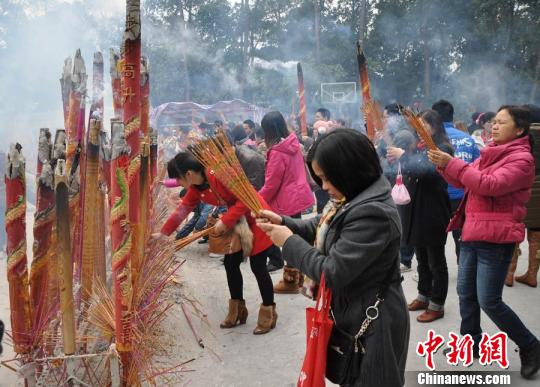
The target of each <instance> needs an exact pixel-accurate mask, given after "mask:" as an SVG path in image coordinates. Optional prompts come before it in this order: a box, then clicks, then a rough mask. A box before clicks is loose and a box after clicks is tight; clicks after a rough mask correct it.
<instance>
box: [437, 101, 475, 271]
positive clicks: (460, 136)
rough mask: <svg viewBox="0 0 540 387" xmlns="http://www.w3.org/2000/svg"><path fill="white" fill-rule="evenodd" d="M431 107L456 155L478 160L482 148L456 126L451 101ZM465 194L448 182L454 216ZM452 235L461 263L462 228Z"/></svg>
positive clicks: (462, 158)
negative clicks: (440, 121)
mask: <svg viewBox="0 0 540 387" xmlns="http://www.w3.org/2000/svg"><path fill="white" fill-rule="evenodd" d="M431 108H432V109H433V110H435V111H436V112H437V113H439V114H440V116H441V118H442V120H443V122H444V129H446V134H447V135H448V138H449V139H450V142H451V143H452V146H453V147H454V152H455V153H454V156H455V157H458V158H460V159H461V160H463V161H465V162H466V163H472V162H473V161H474V160H476V159H477V158H478V157H479V156H480V150H479V149H478V147H477V146H476V142H475V141H474V139H473V138H472V137H471V136H469V135H468V134H467V133H464V132H463V131H461V130H459V129H457V128H456V127H455V126H454V106H452V104H451V103H450V102H448V101H446V100H444V99H441V100H439V101H437V102H435V103H434V104H433V106H432V107H431ZM463 195H464V192H463V190H462V189H459V188H455V187H452V186H451V185H450V184H448V196H449V197H450V206H451V209H452V216H453V215H454V214H455V212H456V210H457V208H458V207H459V203H460V202H461V199H463ZM452 236H453V238H454V243H455V245H456V256H457V259H458V263H459V240H460V238H461V229H460V230H454V231H452Z"/></svg>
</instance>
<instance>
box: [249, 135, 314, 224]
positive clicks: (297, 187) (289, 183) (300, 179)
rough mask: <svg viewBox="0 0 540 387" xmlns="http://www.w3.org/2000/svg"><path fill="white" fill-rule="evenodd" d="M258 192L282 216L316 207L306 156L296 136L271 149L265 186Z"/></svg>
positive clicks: (268, 154)
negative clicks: (307, 173) (309, 180)
mask: <svg viewBox="0 0 540 387" xmlns="http://www.w3.org/2000/svg"><path fill="white" fill-rule="evenodd" d="M259 193H260V194H261V196H262V197H263V198H264V200H266V202H267V203H268V204H269V205H270V207H271V208H272V210H274V211H275V212H277V213H278V214H282V215H294V214H297V213H299V212H302V211H304V210H305V209H307V208H309V207H311V206H312V205H313V203H314V199H313V193H312V192H311V188H310V187H309V184H308V182H307V179H306V167H305V162H304V157H303V156H302V151H301V150H300V143H299V142H298V139H297V138H296V136H295V135H294V133H291V134H290V135H289V136H288V137H287V138H285V139H283V140H282V141H281V142H279V143H277V144H276V145H274V146H272V147H271V148H270V149H269V150H268V153H267V155H266V173H265V179H264V186H263V187H262V188H261V190H260V191H259Z"/></svg>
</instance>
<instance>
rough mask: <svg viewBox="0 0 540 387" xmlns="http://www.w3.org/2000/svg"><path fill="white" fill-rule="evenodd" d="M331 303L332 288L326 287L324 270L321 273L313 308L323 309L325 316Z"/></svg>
mask: <svg viewBox="0 0 540 387" xmlns="http://www.w3.org/2000/svg"><path fill="white" fill-rule="evenodd" d="M331 304H332V290H331V289H329V288H326V280H325V278H324V272H323V273H322V275H321V282H320V284H319V290H318V292H317V301H316V303H315V310H316V311H317V312H319V311H323V312H324V315H325V316H327V315H328V313H329V311H330V306H331Z"/></svg>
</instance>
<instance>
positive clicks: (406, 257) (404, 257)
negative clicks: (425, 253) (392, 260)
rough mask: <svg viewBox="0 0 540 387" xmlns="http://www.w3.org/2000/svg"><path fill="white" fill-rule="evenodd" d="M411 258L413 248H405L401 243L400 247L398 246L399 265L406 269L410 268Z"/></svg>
mask: <svg viewBox="0 0 540 387" xmlns="http://www.w3.org/2000/svg"><path fill="white" fill-rule="evenodd" d="M413 256H414V247H410V246H407V245H405V244H403V242H401V246H399V259H400V261H401V263H402V264H404V265H405V266H407V267H411V265H412V259H413Z"/></svg>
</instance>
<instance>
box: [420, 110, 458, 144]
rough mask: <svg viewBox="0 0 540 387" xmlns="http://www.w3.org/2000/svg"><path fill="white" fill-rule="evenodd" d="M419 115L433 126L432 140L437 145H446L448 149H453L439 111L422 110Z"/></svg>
mask: <svg viewBox="0 0 540 387" xmlns="http://www.w3.org/2000/svg"><path fill="white" fill-rule="evenodd" d="M420 116H421V117H422V118H423V119H424V120H425V121H426V122H427V123H428V124H429V125H430V126H431V127H432V128H433V132H434V133H433V134H432V135H431V137H432V138H433V142H434V143H435V144H436V145H437V146H438V147H441V145H446V147H448V149H454V147H453V146H452V143H451V142H450V139H449V138H448V135H447V134H446V129H444V124H443V119H442V117H441V115H440V114H439V113H437V111H435V110H431V109H428V110H424V111H423V112H421V113H420Z"/></svg>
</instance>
